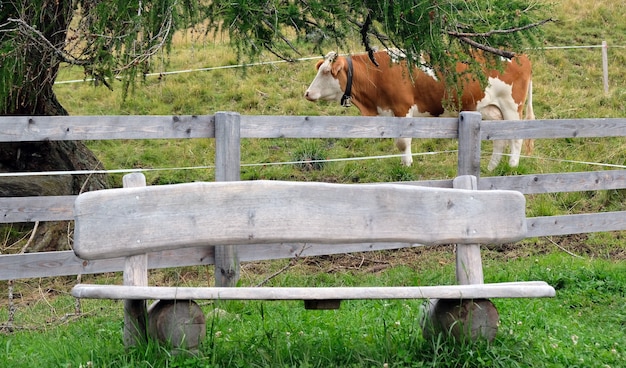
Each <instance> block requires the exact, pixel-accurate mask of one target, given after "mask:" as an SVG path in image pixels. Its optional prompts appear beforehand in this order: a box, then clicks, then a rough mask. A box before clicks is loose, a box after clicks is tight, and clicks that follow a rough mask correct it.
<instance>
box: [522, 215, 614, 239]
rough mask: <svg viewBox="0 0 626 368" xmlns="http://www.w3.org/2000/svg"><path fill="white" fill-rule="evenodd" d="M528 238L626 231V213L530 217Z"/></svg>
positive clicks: (528, 220)
mask: <svg viewBox="0 0 626 368" xmlns="http://www.w3.org/2000/svg"><path fill="white" fill-rule="evenodd" d="M527 223H528V234H527V237H529V238H532V237H538V236H550V235H569V234H581V233H594V232H604V231H620V230H626V211H616V212H602V213H585V214H578V215H563V216H545V217H530V218H528V219H527Z"/></svg>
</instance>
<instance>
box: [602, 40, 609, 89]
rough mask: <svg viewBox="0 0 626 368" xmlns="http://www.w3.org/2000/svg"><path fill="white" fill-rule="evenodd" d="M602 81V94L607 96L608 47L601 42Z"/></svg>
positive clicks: (604, 42)
mask: <svg viewBox="0 0 626 368" xmlns="http://www.w3.org/2000/svg"><path fill="white" fill-rule="evenodd" d="M602 81H603V82H604V93H605V94H609V45H608V44H607V43H606V41H602Z"/></svg>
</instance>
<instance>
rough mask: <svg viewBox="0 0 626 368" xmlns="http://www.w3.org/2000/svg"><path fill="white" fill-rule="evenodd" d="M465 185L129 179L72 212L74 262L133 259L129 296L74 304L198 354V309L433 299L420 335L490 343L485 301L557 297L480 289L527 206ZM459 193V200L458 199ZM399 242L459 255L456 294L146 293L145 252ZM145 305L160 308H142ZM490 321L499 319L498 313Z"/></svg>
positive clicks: (123, 291)
mask: <svg viewBox="0 0 626 368" xmlns="http://www.w3.org/2000/svg"><path fill="white" fill-rule="evenodd" d="M475 183H476V178H475V177H472V176H462V177H459V178H457V180H456V181H455V189H441V188H425V187H415V186H408V185H399V184H376V185H354V184H328V183H303V182H281V181H243V182H242V181H232V182H212V183H187V184H176V185H162V186H148V187H146V186H145V178H143V175H142V174H129V175H127V176H126V177H125V178H124V186H125V187H124V188H120V189H109V190H101V191H96V192H88V193H84V194H81V195H80V196H78V198H77V199H76V203H75V209H74V213H75V234H74V252H75V253H76V255H77V256H78V257H79V258H82V259H85V260H95V259H105V258H116V257H126V263H125V264H126V267H125V270H124V284H123V285H89V284H78V285H76V286H75V287H74V288H73V290H72V295H74V296H75V297H77V298H96V299H98V298H100V299H122V300H124V301H125V308H124V314H125V318H124V320H125V323H124V324H125V328H124V342H125V345H126V346H133V345H136V344H139V343H142V342H143V341H145V339H146V338H151V339H156V340H158V341H162V342H167V343H170V344H171V345H172V347H173V348H180V349H185V350H186V351H193V350H194V349H196V348H197V347H198V346H199V344H200V343H201V341H202V339H203V338H204V335H205V333H206V323H205V319H204V315H203V313H202V310H201V309H200V308H199V307H198V305H197V304H196V303H195V302H193V300H200V299H207V300H233V299H236V300H304V301H305V306H308V307H309V308H336V307H338V304H339V302H340V301H341V300H349V299H429V300H431V303H430V305H431V306H432V308H431V309H430V311H429V315H430V321H432V323H430V324H429V325H430V326H433V327H434V328H433V329H429V328H425V329H424V331H425V333H431V332H434V331H440V330H441V331H446V332H452V333H453V335H458V336H459V337H464V336H468V337H471V338H474V339H475V338H488V339H492V338H493V337H494V336H495V331H496V330H497V320H498V315H497V311H495V308H492V307H493V304H491V302H490V301H489V300H488V299H490V298H522V297H524V298H525V297H552V296H554V295H555V291H554V288H552V287H551V286H550V285H548V284H546V283H545V282H543V281H525V282H508V283H490V284H485V283H483V280H482V266H481V263H480V253H479V252H480V251H479V245H478V244H482V243H509V242H514V241H518V240H520V239H523V238H524V237H525V234H526V217H525V199H524V196H523V195H522V194H521V193H519V192H514V191H503V190H493V191H476V190H473V189H475ZM457 188H458V189H457ZM373 242H381V243H382V242H399V243H406V244H407V245H410V244H416V243H419V244H425V245H438V244H456V246H457V279H458V281H459V284H458V285H435V286H410V287H405V286H397V287H319V288H318V287H158V286H148V285H147V284H148V283H147V272H148V270H147V269H148V266H147V262H146V255H147V254H148V253H153V252H160V251H168V250H176V249H182V248H190V247H206V246H239V247H245V246H250V247H263V246H264V245H269V244H276V243H324V244H337V246H338V247H340V246H341V245H340V244H349V243H373ZM146 300H158V302H156V303H155V304H153V305H152V306H151V307H150V308H149V309H146ZM494 313H495V314H494Z"/></svg>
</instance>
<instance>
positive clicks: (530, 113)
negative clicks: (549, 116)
mask: <svg viewBox="0 0 626 368" xmlns="http://www.w3.org/2000/svg"><path fill="white" fill-rule="evenodd" d="M524 120H535V111H534V110H533V81H532V79H531V80H530V83H529V84H528V95H527V96H526V117H525V118H524ZM534 148H535V140H534V139H526V140H524V154H525V155H531V154H532V153H533V150H534Z"/></svg>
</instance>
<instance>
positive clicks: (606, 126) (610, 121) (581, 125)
mask: <svg viewBox="0 0 626 368" xmlns="http://www.w3.org/2000/svg"><path fill="white" fill-rule="evenodd" d="M481 132H482V137H483V139H487V140H495V139H529V138H536V139H553V138H592V137H623V136H626V119H624V118H593V119H553V120H522V121H515V120H501V121H494V120H491V121H483V122H482V124H481Z"/></svg>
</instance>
